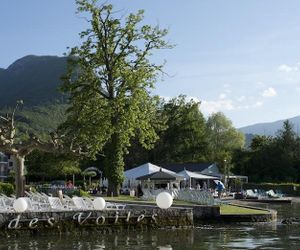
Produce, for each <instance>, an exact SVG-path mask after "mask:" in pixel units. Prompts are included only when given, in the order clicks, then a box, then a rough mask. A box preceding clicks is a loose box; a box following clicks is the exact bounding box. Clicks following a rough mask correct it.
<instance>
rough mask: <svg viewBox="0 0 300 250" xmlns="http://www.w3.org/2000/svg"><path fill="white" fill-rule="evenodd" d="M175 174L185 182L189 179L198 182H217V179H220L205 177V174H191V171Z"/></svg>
mask: <svg viewBox="0 0 300 250" xmlns="http://www.w3.org/2000/svg"><path fill="white" fill-rule="evenodd" d="M177 174H178V175H180V176H182V177H184V178H186V179H187V180H188V179H190V178H193V179H199V180H217V179H220V178H219V177H215V176H210V175H206V174H199V173H195V172H191V171H188V170H183V171H181V172H179V173H177Z"/></svg>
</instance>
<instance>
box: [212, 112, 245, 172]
mask: <svg viewBox="0 0 300 250" xmlns="http://www.w3.org/2000/svg"><path fill="white" fill-rule="evenodd" d="M207 139H208V144H209V146H208V147H209V154H208V159H209V160H210V161H212V162H217V163H218V164H219V166H220V167H221V171H222V172H223V173H225V174H228V173H229V171H230V169H229V168H230V167H231V164H230V161H231V158H232V154H233V152H234V150H235V149H239V148H242V147H243V145H244V142H245V138H244V135H243V133H241V132H240V131H239V130H237V129H236V128H234V127H233V125H232V122H231V121H230V120H229V119H228V118H227V117H226V116H225V115H224V114H223V113H221V112H218V113H214V114H212V115H210V116H209V117H208V120H207ZM226 172H227V173H226Z"/></svg>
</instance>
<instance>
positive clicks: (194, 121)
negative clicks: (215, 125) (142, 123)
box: [151, 96, 207, 163]
mask: <svg viewBox="0 0 300 250" xmlns="http://www.w3.org/2000/svg"><path fill="white" fill-rule="evenodd" d="M199 106H200V103H199V102H196V101H194V100H187V99H186V97H185V96H179V97H177V98H173V99H172V100H170V101H168V102H166V103H164V104H163V105H162V111H161V115H162V117H164V119H166V126H167V129H166V130H163V131H162V132H161V133H160V140H159V141H158V143H157V144H156V147H155V148H154V149H153V150H152V151H151V160H152V161H153V162H156V163H171V162H178V163H179V162H182V163H186V162H201V161H205V160H206V159H205V157H206V149H207V140H206V134H205V133H206V127H205V119H204V116H203V114H202V113H201V111H200V109H199Z"/></svg>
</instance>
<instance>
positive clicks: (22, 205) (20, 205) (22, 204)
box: [13, 197, 28, 213]
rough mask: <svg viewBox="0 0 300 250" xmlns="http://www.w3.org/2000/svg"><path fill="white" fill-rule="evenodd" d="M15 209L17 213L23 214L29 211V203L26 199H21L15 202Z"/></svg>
mask: <svg viewBox="0 0 300 250" xmlns="http://www.w3.org/2000/svg"><path fill="white" fill-rule="evenodd" d="M13 207H14V210H15V211H16V212H17V213H23V212H25V211H26V210H27V208H28V203H27V201H26V199H25V198H22V197H21V198H18V199H16V200H15V201H14V204H13Z"/></svg>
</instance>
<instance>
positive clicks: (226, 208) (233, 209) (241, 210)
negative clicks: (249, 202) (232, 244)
mask: <svg viewBox="0 0 300 250" xmlns="http://www.w3.org/2000/svg"><path fill="white" fill-rule="evenodd" d="M105 200H106V201H119V202H125V203H126V202H135V203H140V204H145V203H151V204H155V201H143V200H141V199H139V198H137V197H130V196H127V195H121V196H119V197H105ZM174 205H196V204H195V203H191V202H186V201H179V200H174ZM220 213H221V215H226V214H235V215H243V214H245V215H246V214H267V213H268V212H267V211H265V210H260V209H252V208H245V207H240V206H234V205H227V204H222V205H220Z"/></svg>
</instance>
